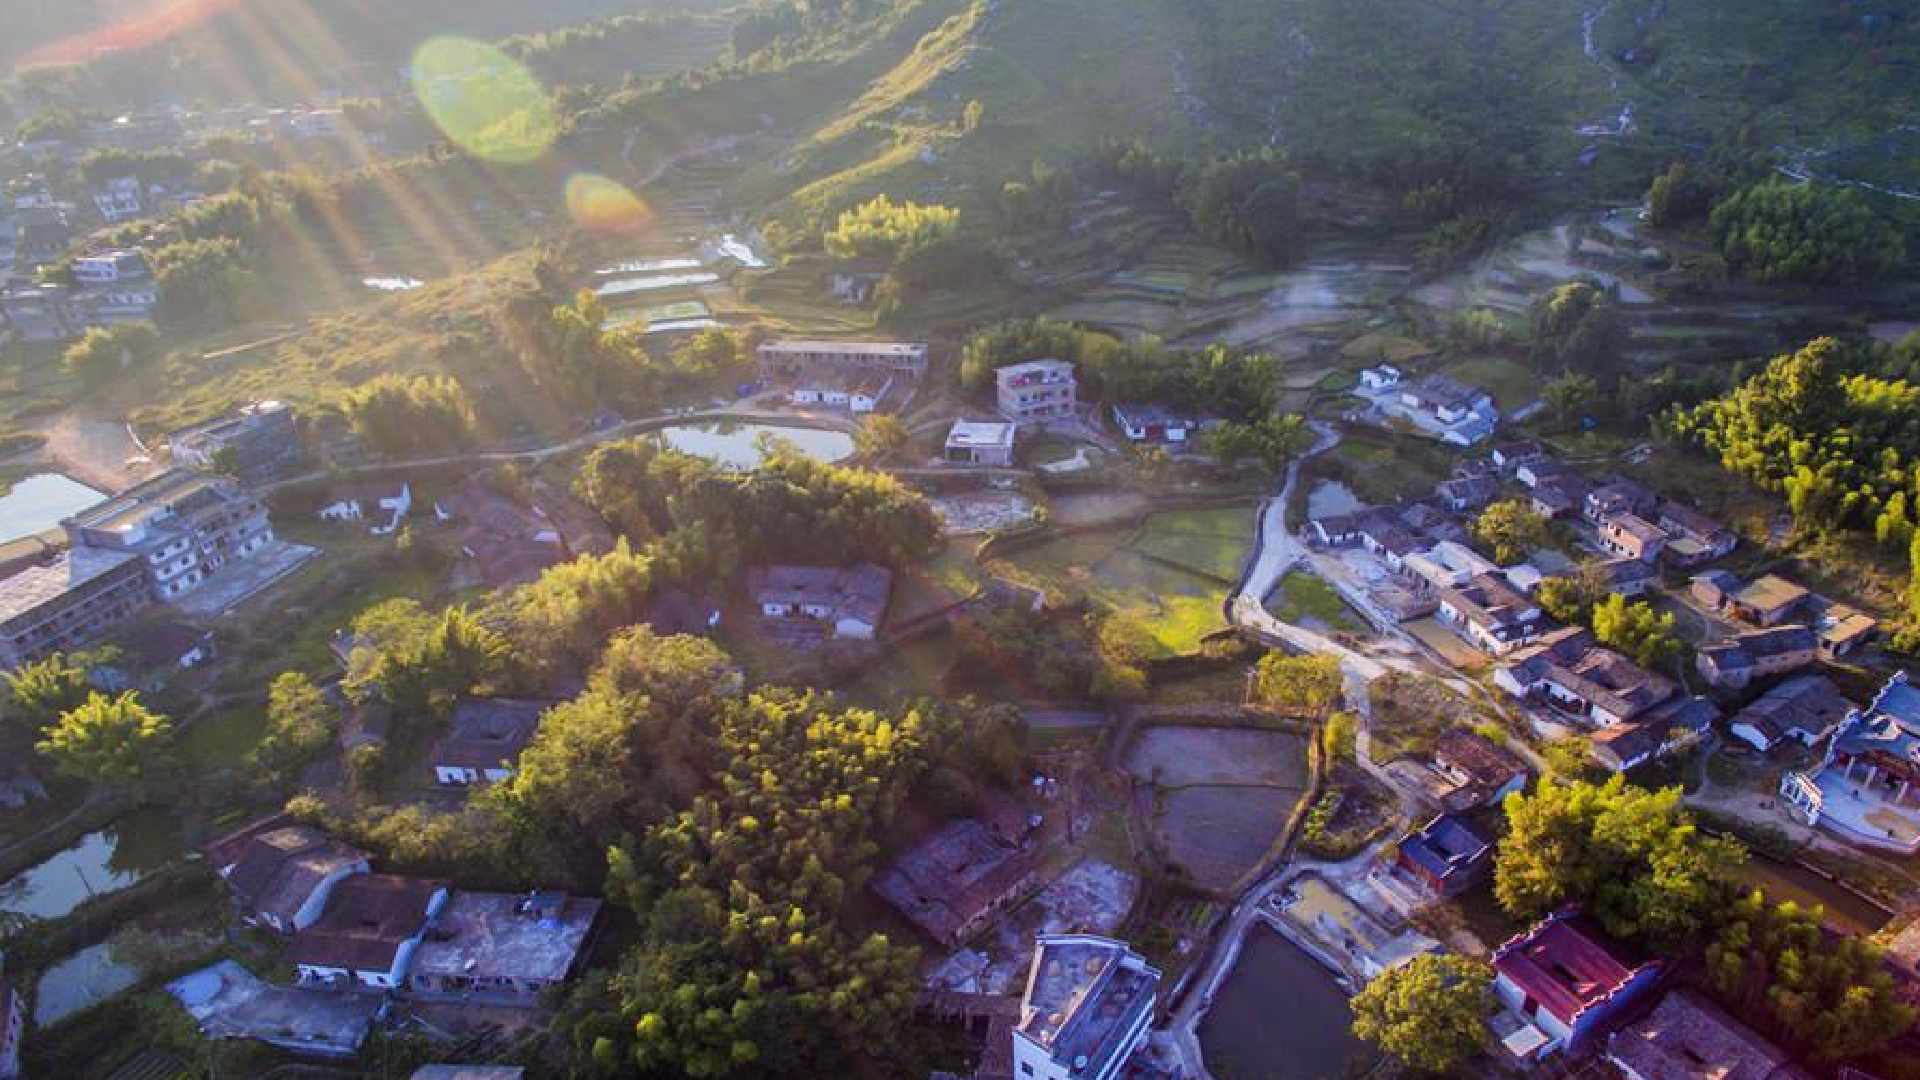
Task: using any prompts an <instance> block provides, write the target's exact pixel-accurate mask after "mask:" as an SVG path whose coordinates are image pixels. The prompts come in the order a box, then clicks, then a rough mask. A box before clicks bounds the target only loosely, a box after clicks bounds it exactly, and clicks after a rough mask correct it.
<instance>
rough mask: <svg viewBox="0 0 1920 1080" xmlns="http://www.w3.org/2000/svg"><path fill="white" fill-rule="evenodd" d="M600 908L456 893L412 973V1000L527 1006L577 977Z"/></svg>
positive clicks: (579, 901)
mask: <svg viewBox="0 0 1920 1080" xmlns="http://www.w3.org/2000/svg"><path fill="white" fill-rule="evenodd" d="M599 916H600V901H599V900H596V899H593V898H592V897H585V896H569V895H568V894H566V893H564V892H557V891H546V892H534V893H477V892H456V893H454V894H453V895H452V896H450V897H449V898H448V899H447V905H446V907H444V908H442V909H441V910H440V914H439V916H438V917H436V918H435V919H434V923H433V928H432V929H431V930H429V931H428V932H427V936H426V939H425V940H424V941H422V942H421V944H420V949H419V951H418V952H417V953H415V954H414V958H413V965H412V967H411V968H410V969H409V974H408V979H407V992H408V994H409V995H411V996H413V997H436V996H437V997H445V998H457V999H463V1000H469V999H476V998H477V999H484V1000H488V1001H495V1002H507V1003H513V1004H520V1003H530V1002H532V1001H534V1000H536V999H537V998H538V997H539V996H540V995H541V994H542V993H544V992H546V991H547V990H549V989H550V988H552V987H555V986H558V985H560V984H561V983H563V982H565V981H567V980H568V979H570V978H572V977H573V974H574V972H575V971H577V970H578V969H579V966H580V962H581V959H582V958H583V957H584V956H585V955H586V947H587V942H588V940H589V939H590V938H591V936H592V934H593V928H594V924H595V922H596V921H597V920H598V919H599Z"/></svg>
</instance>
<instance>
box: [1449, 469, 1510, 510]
mask: <svg viewBox="0 0 1920 1080" xmlns="http://www.w3.org/2000/svg"><path fill="white" fill-rule="evenodd" d="M1433 490H1434V494H1435V495H1436V496H1438V497H1439V499H1440V502H1441V503H1442V504H1443V505H1444V506H1446V508H1447V509H1449V510H1451V511H1453V512H1454V513H1456V514H1464V513H1466V512H1467V511H1469V510H1478V509H1480V508H1481V507H1483V506H1485V505H1487V504H1488V503H1490V502H1492V501H1493V497H1494V496H1495V495H1498V494H1500V485H1499V484H1498V483H1497V482H1496V481H1494V480H1493V479H1492V478H1491V477H1486V476H1467V477H1458V478H1455V479H1452V480H1442V481H1440V483H1439V484H1437V485H1435V486H1434V489H1433Z"/></svg>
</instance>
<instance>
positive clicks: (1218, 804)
mask: <svg viewBox="0 0 1920 1080" xmlns="http://www.w3.org/2000/svg"><path fill="white" fill-rule="evenodd" d="M1125 761H1126V769H1127V771H1128V773H1130V774H1131V775H1133V776H1134V777H1136V778H1137V779H1139V780H1141V781H1144V782H1145V783H1146V784H1148V785H1150V788H1151V792H1152V799H1151V801H1150V803H1151V810H1150V811H1149V818H1150V819H1149V820H1148V821H1147V826H1148V828H1150V829H1151V830H1152V832H1153V834H1154V836H1155V837H1156V838H1157V841H1158V843H1159V844H1160V845H1161V847H1162V848H1163V849H1164V850H1165V851H1166V853H1167V856H1168V857H1169V858H1171V859H1172V860H1173V861H1174V862H1177V863H1179V864H1180V865H1181V866H1183V867H1185V868H1186V870H1187V872H1188V873H1190V874H1191V875H1192V876H1193V880H1194V882H1195V883H1196V884H1197V885H1199V886H1201V887H1202V888H1205V889H1210V890H1216V891H1219V890H1227V889H1230V888H1232V887H1233V886H1234V885H1235V884H1236V883H1237V882H1239V881H1240V879H1241V878H1242V877H1244V876H1245V875H1246V874H1248V873H1249V872H1251V871H1252V870H1253V869H1254V868H1255V867H1256V866H1257V865H1258V864H1259V862H1260V860H1261V858H1262V857H1263V856H1265V855H1266V853H1267V851H1268V850H1269V849H1270V848H1271V847H1272V846H1273V842H1274V840H1275V838H1276V837H1278V836H1279V834H1280V830H1281V828H1282V827H1284V826H1285V824H1286V821H1287V817H1288V816H1289V815H1290V814H1292V813H1293V808H1294V805H1295V804H1296V803H1297V802H1298V801H1299V799H1300V795H1301V792H1302V790H1303V789H1304V787H1305V785H1306V748H1305V745H1304V744H1303V743H1302V741H1301V740H1300V739H1299V738H1298V737H1297V736H1295V735H1292V734H1290V733H1287V732H1280V731H1248V730H1242V729H1235V728H1197V727H1156V728H1150V729H1148V730H1147V731H1146V732H1144V733H1143V734H1141V735H1140V736H1139V737H1138V738H1137V739H1136V740H1135V741H1134V743H1133V745H1132V746H1130V747H1129V748H1128V751H1127V755H1126V758H1125Z"/></svg>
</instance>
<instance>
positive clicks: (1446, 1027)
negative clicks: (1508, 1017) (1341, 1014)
mask: <svg viewBox="0 0 1920 1080" xmlns="http://www.w3.org/2000/svg"><path fill="white" fill-rule="evenodd" d="M1493 1005H1494V1001H1493V972H1492V970H1491V969H1489V968H1488V967H1487V965H1486V964H1485V963H1484V962H1483V961H1480V960H1477V959H1475V958H1473V957H1470V956H1460V955H1457V954H1454V953H1423V954H1422V955H1420V956H1416V957H1414V958H1413V960H1411V961H1409V962H1408V963H1406V964H1403V965H1401V966H1400V967H1397V968H1394V969H1393V970H1391V971H1388V972H1387V973H1385V974H1383V975H1381V976H1380V977H1379V978H1377V979H1374V980H1373V981H1372V982H1369V983H1368V984H1367V985H1366V987H1365V988H1364V989H1362V990H1361V991H1360V992H1359V993H1358V994H1356V995H1354V998H1353V1033H1354V1034H1355V1035H1358V1036H1360V1037H1361V1038H1363V1039H1365V1040H1367V1041H1368V1042H1370V1043H1373V1044H1374V1045H1375V1046H1378V1047H1379V1048H1380V1049H1382V1050H1384V1051H1386V1052H1387V1053H1389V1054H1392V1055H1393V1056H1394V1057H1397V1058H1399V1059H1400V1060H1401V1061H1404V1062H1406V1063H1407V1064H1408V1065H1410V1066H1412V1067H1413V1068H1415V1069H1419V1070H1421V1071H1422V1072H1429V1073H1446V1072H1448V1071H1449V1070H1451V1069H1453V1068H1454V1067H1455V1066H1457V1065H1460V1064H1461V1063H1462V1062H1464V1061H1466V1060H1467V1059H1468V1058H1469V1057H1472V1056H1473V1054H1474V1053H1475V1052H1476V1051H1477V1050H1478V1049H1479V1048H1480V1042H1481V1039H1482V1038H1483V1037H1484V1036H1485V1033H1486V1026H1487V1015H1488V1014H1489V1013H1491V1012H1492V1011H1493Z"/></svg>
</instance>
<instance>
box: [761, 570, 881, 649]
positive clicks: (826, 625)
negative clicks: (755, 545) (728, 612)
mask: <svg viewBox="0 0 1920 1080" xmlns="http://www.w3.org/2000/svg"><path fill="white" fill-rule="evenodd" d="M892 591H893V572H892V571H891V570H888V569H887V568H886V567H884V566H877V565H875V564H873V563H861V564H859V565H858V566H854V567H851V568H849V569H845V570H841V569H836V568H834V567H824V566H768V567H756V568H754V569H753V570H751V571H749V572H748V574H747V593H748V595H750V596H751V597H752V598H753V603H754V605H755V606H756V607H758V608H759V609H760V617H761V619H762V620H763V621H764V622H766V623H768V624H773V625H783V626H787V627H801V628H805V629H818V630H824V631H825V632H826V633H827V634H829V635H830V636H832V637H837V638H852V639H855V640H860V641H870V640H872V639H873V637H874V635H875V634H877V633H878V632H879V630H880V622H881V620H882V619H883V618H885V617H886V611H887V600H888V598H889V597H890V595H891V594H892Z"/></svg>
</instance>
